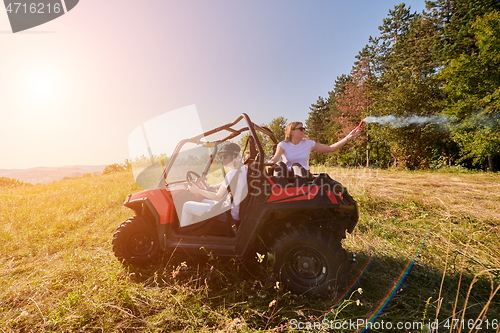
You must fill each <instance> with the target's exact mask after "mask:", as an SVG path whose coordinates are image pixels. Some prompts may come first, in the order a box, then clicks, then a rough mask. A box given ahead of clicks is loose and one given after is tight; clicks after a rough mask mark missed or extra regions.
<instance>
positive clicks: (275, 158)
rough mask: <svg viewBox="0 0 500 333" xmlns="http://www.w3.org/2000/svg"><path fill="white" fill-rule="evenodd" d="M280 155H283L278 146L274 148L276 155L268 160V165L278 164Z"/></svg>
mask: <svg viewBox="0 0 500 333" xmlns="http://www.w3.org/2000/svg"><path fill="white" fill-rule="evenodd" d="M281 155H283V148H281V146H278V147H277V148H276V153H275V154H274V156H273V157H272V158H271V159H270V160H269V163H274V164H276V163H278V161H279V160H280V158H281Z"/></svg>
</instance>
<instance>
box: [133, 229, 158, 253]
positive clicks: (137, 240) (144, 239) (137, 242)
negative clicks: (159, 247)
mask: <svg viewBox="0 0 500 333" xmlns="http://www.w3.org/2000/svg"><path fill="white" fill-rule="evenodd" d="M131 245H132V246H131V247H132V249H133V250H134V252H135V253H136V254H140V253H145V252H147V251H149V250H150V249H151V247H152V246H153V239H152V238H151V237H150V236H149V235H148V234H146V233H140V234H137V235H135V236H134V237H133V238H132V239H131Z"/></svg>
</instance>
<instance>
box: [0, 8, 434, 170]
mask: <svg viewBox="0 0 500 333" xmlns="http://www.w3.org/2000/svg"><path fill="white" fill-rule="evenodd" d="M400 3H401V2H399V1H389V0H380V1H373V0H353V1H339V0H331V1H305V0H297V1H291V0H288V1H284V0H274V1H269V0H252V1H250V0H210V1H209V0H182V1H180V0H178V1H149V2H143V1H132V0H120V1H118V0H108V1H97V0H80V2H79V4H78V5H77V6H76V7H75V8H74V9H73V10H71V11H70V12H68V13H67V14H65V15H63V16H61V17H60V18H58V19H56V20H54V21H51V22H48V23H46V24H44V25H41V26H38V27H35V28H33V29H30V30H27V31H25V32H20V33H17V34H12V32H11V31H10V25H9V21H8V18H7V14H6V12H4V11H3V10H0V40H1V43H0V45H1V46H0V50H1V53H2V56H1V58H0V156H1V159H0V168H1V169H5V168H28V167H35V166H62V165H76V164H111V163H121V162H123V161H124V160H125V159H126V158H128V148H127V142H128V141H127V140H128V135H129V134H130V133H131V132H132V131H133V130H134V129H135V128H136V127H137V126H139V125H140V124H141V123H144V122H146V121H147V120H149V119H151V118H153V117H156V116H159V115H161V114H163V113H165V112H167V111H169V110H173V109H177V108H181V107H184V106H187V105H191V104H195V105H196V107H197V110H198V112H199V115H200V118H201V123H202V125H203V126H204V128H209V127H214V126H217V125H220V124H222V123H226V122H229V121H232V120H233V119H234V118H236V117H237V116H238V115H239V114H240V113H242V112H245V113H247V114H249V115H250V117H251V118H252V120H254V121H255V122H257V123H267V122H269V121H271V120H272V119H273V118H275V117H278V116H284V117H285V118H287V119H288V120H289V121H295V120H298V121H304V120H305V119H306V118H307V116H308V111H309V106H310V105H311V104H312V103H314V102H315V101H316V100H317V98H318V96H326V95H327V93H328V91H330V90H331V89H332V87H333V84H334V81H335V79H336V77H338V76H340V75H342V74H348V73H349V71H350V70H351V67H352V65H353V63H354V61H355V56H356V54H357V53H358V52H359V51H360V50H361V49H362V47H363V46H364V45H366V43H367V42H368V38H369V37H370V36H377V35H378V33H379V31H378V29H377V27H378V26H379V25H381V23H382V20H383V19H384V18H385V17H386V16H387V14H388V12H389V10H390V9H392V8H394V6H395V5H397V4H400ZM405 3H406V4H407V5H408V6H411V9H412V11H416V12H421V11H422V10H423V8H424V1H423V0H422V1H405ZM165 138H166V139H168V133H165Z"/></svg>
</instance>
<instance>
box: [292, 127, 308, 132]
mask: <svg viewBox="0 0 500 333" xmlns="http://www.w3.org/2000/svg"><path fill="white" fill-rule="evenodd" d="M295 130H299V131H302V132H304V131H305V130H306V128H305V127H297V128H294V129H293V131H295Z"/></svg>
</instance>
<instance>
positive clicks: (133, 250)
mask: <svg viewBox="0 0 500 333" xmlns="http://www.w3.org/2000/svg"><path fill="white" fill-rule="evenodd" d="M220 134H222V137H220ZM214 135H219V137H220V138H219V139H217V140H213V141H210V138H211V137H213V136H214ZM235 138H240V144H241V145H243V143H245V145H244V147H242V159H244V161H245V165H246V166H247V167H248V173H247V175H248V176H247V189H248V194H247V195H246V197H245V199H244V200H243V201H242V202H241V206H240V218H241V223H240V224H239V225H238V226H235V225H233V226H228V227H227V228H226V229H225V231H224V232H223V233H221V232H220V224H221V223H224V221H223V220H224V219H222V221H221V219H220V217H221V216H223V215H224V213H222V214H219V215H215V216H214V214H212V216H207V219H206V221H204V222H199V223H197V224H196V227H191V226H189V227H184V228H180V227H179V215H180V214H181V212H182V205H183V203H185V202H186V201H188V200H195V201H200V200H202V199H203V198H202V197H200V196H197V195H195V194H192V193H191V192H190V191H189V190H188V179H189V181H191V182H194V183H198V184H200V183H203V182H204V180H206V179H208V181H209V182H210V183H213V182H214V181H220V179H223V176H224V174H225V173H224V170H221V169H220V168H217V166H216V165H217V164H220V160H219V158H218V156H217V149H218V147H220V145H221V144H224V143H227V142H229V141H231V140H232V141H233V142H234V141H235ZM165 139H168V138H165ZM276 144H277V140H276V138H275V136H274V134H273V133H272V132H271V131H270V130H269V129H268V128H266V127H263V126H259V125H257V124H254V123H253V122H252V121H251V120H250V118H249V117H248V115H246V114H242V115H240V116H239V117H238V118H237V119H236V120H235V121H233V122H231V123H229V124H226V125H223V126H220V127H217V128H215V129H213V130H210V131H205V132H203V133H200V134H198V135H196V136H193V137H191V138H187V139H184V140H181V141H180V142H179V143H178V144H177V146H176V148H175V149H174V151H173V153H172V154H171V156H169V158H168V160H167V162H166V164H165V167H164V168H163V167H162V171H161V176H160V177H159V182H158V178H156V182H157V184H156V186H155V188H152V189H149V190H144V191H142V192H139V193H135V194H130V195H129V196H128V198H127V199H126V201H125V203H124V204H125V206H126V207H128V208H131V209H132V210H134V212H135V216H134V217H132V218H130V219H129V220H127V221H125V222H124V223H122V224H121V225H120V226H119V228H118V229H117V231H116V232H115V234H114V237H113V251H114V253H115V255H116V257H117V258H118V259H120V260H122V261H124V262H126V263H128V264H131V265H139V266H140V265H149V264H151V263H154V262H155V261H157V260H158V259H159V258H160V257H162V255H164V254H165V253H172V252H174V251H182V252H184V253H187V254H189V255H206V254H207V253H209V254H211V255H213V256H218V257H232V258H255V257H256V253H260V254H265V255H267V257H268V258H270V260H271V263H270V264H271V267H272V269H273V271H274V272H275V274H276V277H277V278H278V279H279V280H280V281H281V283H282V284H283V285H284V286H285V287H286V288H288V289H289V290H290V291H291V292H293V293H296V294H306V295H311V294H325V293H327V292H328V291H329V290H332V289H337V288H339V287H343V286H345V285H346V283H347V281H348V279H349V272H350V260H349V259H348V256H347V253H346V251H345V250H344V249H343V248H342V246H341V240H342V239H344V238H345V237H346V232H349V233H351V232H352V231H353V229H354V227H355V225H356V223H357V221H358V208H357V205H356V202H355V201H354V200H353V198H352V197H351V195H349V193H348V191H347V189H346V188H345V187H343V186H342V185H341V184H340V183H339V182H337V181H335V180H333V179H332V178H330V176H329V175H328V174H326V173H320V174H310V173H309V172H306V171H305V170H300V168H299V169H297V170H296V172H293V171H289V170H288V169H287V168H281V169H280V166H275V165H267V164H266V162H265V161H267V160H268V159H269V157H270V156H269V155H272V153H273V152H268V154H267V155H268V156H266V154H265V149H264V148H265V147H269V146H271V147H273V146H274V149H275V148H276ZM156 168H158V166H156ZM144 175H146V176H147V169H146V170H145V171H143V173H142V174H140V175H139V177H138V179H139V178H141V177H142V178H148V177H146V176H144ZM149 178H150V177H149ZM186 178H188V179H186ZM214 221H216V222H217V223H218V224H214V223H213V222H214ZM216 225H217V227H216V228H217V229H218V230H212V231H214V232H211V230H210V229H211V228H215V227H214V226H216ZM190 227H191V229H189V228H190Z"/></svg>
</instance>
